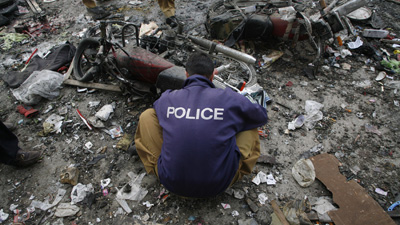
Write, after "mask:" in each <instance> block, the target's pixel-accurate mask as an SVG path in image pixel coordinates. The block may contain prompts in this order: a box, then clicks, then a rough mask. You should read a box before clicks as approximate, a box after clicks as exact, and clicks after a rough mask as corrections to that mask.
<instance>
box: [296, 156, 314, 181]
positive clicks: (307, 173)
mask: <svg viewBox="0 0 400 225" xmlns="http://www.w3.org/2000/svg"><path fill="white" fill-rule="evenodd" d="M292 176H293V178H294V179H295V180H296V181H297V183H299V185H300V186H302V187H308V186H310V185H311V184H312V183H313V182H314V180H315V169H314V165H313V163H312V162H311V160H309V159H300V160H299V161H297V162H296V163H295V164H294V166H293V168H292Z"/></svg>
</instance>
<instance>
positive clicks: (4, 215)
mask: <svg viewBox="0 0 400 225" xmlns="http://www.w3.org/2000/svg"><path fill="white" fill-rule="evenodd" d="M8 216H9V214H8V213H5V212H3V209H0V223H2V222H3V221H6V220H7V219H8Z"/></svg>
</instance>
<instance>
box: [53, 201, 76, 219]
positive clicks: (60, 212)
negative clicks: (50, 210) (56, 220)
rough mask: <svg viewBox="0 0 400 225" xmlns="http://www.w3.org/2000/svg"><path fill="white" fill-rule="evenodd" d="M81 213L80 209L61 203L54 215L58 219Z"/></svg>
mask: <svg viewBox="0 0 400 225" xmlns="http://www.w3.org/2000/svg"><path fill="white" fill-rule="evenodd" d="M78 212H79V207H78V206H76V205H73V204H70V203H61V204H60V205H59V206H58V207H57V209H56V212H55V213H54V215H55V216H56V217H67V216H73V215H75V214H76V213H78Z"/></svg>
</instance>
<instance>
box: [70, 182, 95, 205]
mask: <svg viewBox="0 0 400 225" xmlns="http://www.w3.org/2000/svg"><path fill="white" fill-rule="evenodd" d="M88 193H94V189H93V185H92V184H88V185H84V184H81V183H78V184H77V185H75V186H74V187H73V188H72V191H71V204H76V203H78V202H81V201H83V199H85V197H86V195H87V194H88Z"/></svg>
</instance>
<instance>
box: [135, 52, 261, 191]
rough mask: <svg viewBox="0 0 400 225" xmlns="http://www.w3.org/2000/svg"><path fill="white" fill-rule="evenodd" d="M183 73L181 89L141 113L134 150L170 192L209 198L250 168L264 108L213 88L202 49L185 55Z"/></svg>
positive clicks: (209, 63) (257, 148) (210, 65)
mask: <svg viewBox="0 0 400 225" xmlns="http://www.w3.org/2000/svg"><path fill="white" fill-rule="evenodd" d="M186 76H187V79H186V81H185V83H184V86H183V88H182V89H179V90H167V91H165V92H164V93H163V94H162V96H161V97H160V98H159V99H158V100H157V101H156V102H155V103H154V108H152V109H148V110H146V111H144V112H143V113H142V115H141V116H140V118H139V124H138V127H137V131H136V135H135V143H136V148H137V153H138V155H139V157H140V159H141V160H142V162H143V164H144V167H145V169H146V171H147V172H148V173H149V174H155V175H156V176H158V178H159V180H160V182H161V183H162V184H163V185H164V186H165V188H167V189H168V190H169V191H171V192H172V193H175V194H177V195H181V196H185V197H196V198H203V197H211V196H215V195H218V194H219V193H221V192H223V191H224V190H225V189H226V188H228V187H229V186H230V185H232V184H233V183H234V182H236V181H237V180H239V179H240V178H242V177H243V175H245V174H250V173H251V171H252V169H253V167H254V165H255V164H256V161H257V159H258V157H259V156H260V141H259V137H258V132H257V127H260V126H262V125H264V124H265V123H267V120H268V117H267V112H266V109H265V108H263V107H261V106H260V105H259V104H256V103H252V102H250V101H249V100H248V99H247V98H245V97H244V96H242V95H240V94H239V93H236V92H234V91H232V90H230V89H229V88H226V89H224V90H223V89H217V88H215V86H214V84H213V83H212V80H213V77H214V65H213V62H212V60H211V59H210V58H209V57H208V56H207V55H206V54H202V53H196V54H193V55H191V56H190V57H189V59H188V62H187V64H186Z"/></svg>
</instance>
